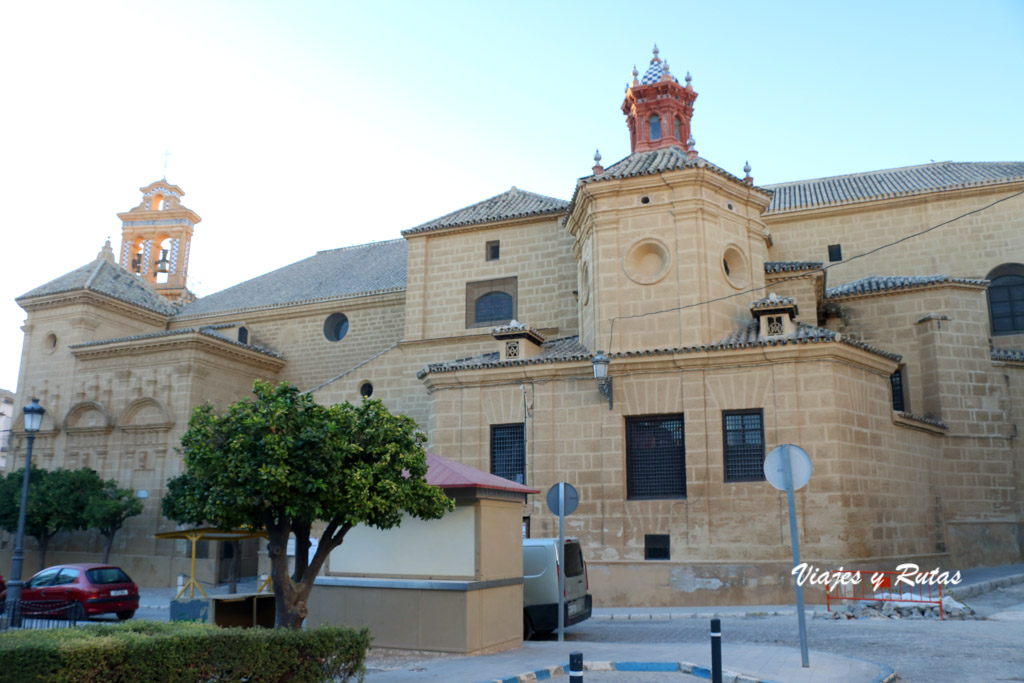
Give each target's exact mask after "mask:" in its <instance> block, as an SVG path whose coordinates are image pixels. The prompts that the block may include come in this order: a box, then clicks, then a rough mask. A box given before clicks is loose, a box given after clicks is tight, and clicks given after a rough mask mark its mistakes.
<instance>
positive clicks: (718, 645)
mask: <svg viewBox="0 0 1024 683" xmlns="http://www.w3.org/2000/svg"><path fill="white" fill-rule="evenodd" d="M711 683H722V620H721V619H712V620H711Z"/></svg>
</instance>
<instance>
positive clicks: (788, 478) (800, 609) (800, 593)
mask: <svg viewBox="0 0 1024 683" xmlns="http://www.w3.org/2000/svg"><path fill="white" fill-rule="evenodd" d="M782 448H783V449H784V450H785V452H784V453H783V454H782V476H783V477H784V478H785V482H786V501H787V502H788V503H789V538H790V541H791V542H792V545H793V567H794V568H796V567H798V566H799V565H800V541H799V540H798V539H797V534H796V497H795V496H794V495H793V468H792V463H791V462H790V454H791V449H790V446H789V444H786V445H785V446H783V447H782ZM796 614H797V620H798V621H799V623H800V660H801V663H802V664H803V667H804V668H805V669H806V668H808V667H810V662H809V660H808V658H807V615H805V614H804V587H803V586H801V585H800V582H799V581H797V582H796Z"/></svg>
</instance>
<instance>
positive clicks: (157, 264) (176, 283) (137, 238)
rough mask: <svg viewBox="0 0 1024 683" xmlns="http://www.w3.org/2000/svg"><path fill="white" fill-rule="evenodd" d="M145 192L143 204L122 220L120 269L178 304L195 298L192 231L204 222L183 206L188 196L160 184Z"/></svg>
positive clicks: (145, 188)
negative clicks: (190, 272)
mask: <svg viewBox="0 0 1024 683" xmlns="http://www.w3.org/2000/svg"><path fill="white" fill-rule="evenodd" d="M139 189H140V190H141V191H142V202H141V203H140V204H139V205H138V206H136V207H135V208H134V209H131V210H130V211H126V212H124V213H119V214H117V217H118V218H120V219H121V267H122V268H124V269H125V270H128V271H130V272H133V273H135V274H136V275H138V276H139V277H141V278H142V279H143V280H145V281H146V282H148V283H149V284H151V285H153V287H155V288H156V290H157V291H158V292H160V293H161V294H163V295H164V296H165V297H167V298H168V299H170V300H171V301H173V302H175V303H188V302H189V301H191V300H193V299H194V298H195V296H194V295H193V294H192V292H190V291H188V289H187V288H186V286H185V285H186V279H187V276H188V256H189V248H190V246H191V243H192V230H193V228H194V227H195V224H196V223H198V222H199V221H201V220H202V219H201V218H200V217H199V215H198V214H196V212H195V211H193V210H192V209H189V208H186V207H184V206H182V204H181V198H182V197H183V196H184V195H185V193H184V192H183V191H182V190H181V188H180V187H178V186H177V185H171V184H170V183H168V182H167V181H166V180H158V181H156V182H155V183H150V184H149V185H147V186H146V187H142V188H139Z"/></svg>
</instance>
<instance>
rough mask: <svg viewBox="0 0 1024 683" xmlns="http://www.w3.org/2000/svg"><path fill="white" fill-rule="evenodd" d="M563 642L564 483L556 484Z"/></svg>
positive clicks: (561, 634) (561, 633)
mask: <svg viewBox="0 0 1024 683" xmlns="http://www.w3.org/2000/svg"><path fill="white" fill-rule="evenodd" d="M564 640H565V482H558V642H560V643H561V642H563V641H564Z"/></svg>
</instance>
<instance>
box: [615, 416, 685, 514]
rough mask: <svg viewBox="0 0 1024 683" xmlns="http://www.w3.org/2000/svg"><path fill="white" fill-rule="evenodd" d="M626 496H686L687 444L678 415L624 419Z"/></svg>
mask: <svg viewBox="0 0 1024 683" xmlns="http://www.w3.org/2000/svg"><path fill="white" fill-rule="evenodd" d="M626 497H627V498H628V499H630V500H656V499H663V498H685V497H686V447H685V445H684V443H683V416H682V415H681V414H680V415H651V416H645V417H627V418H626Z"/></svg>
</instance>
